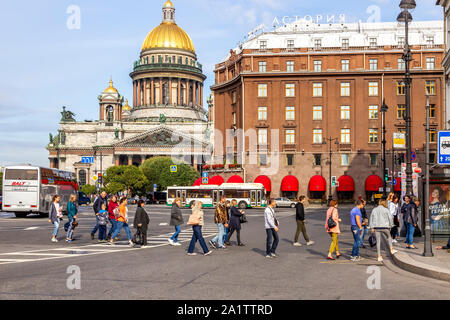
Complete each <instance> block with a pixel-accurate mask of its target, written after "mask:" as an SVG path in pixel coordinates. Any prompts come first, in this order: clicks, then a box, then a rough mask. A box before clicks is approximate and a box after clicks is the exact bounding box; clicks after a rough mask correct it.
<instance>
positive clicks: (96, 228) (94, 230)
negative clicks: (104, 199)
mask: <svg viewBox="0 0 450 320" xmlns="http://www.w3.org/2000/svg"><path fill="white" fill-rule="evenodd" d="M96 218H97V216H96ZM96 220H97V219H96ZM97 230H98V221H97V222H96V223H95V227H94V228H93V229H92V231H91V234H95V233H96V232H97Z"/></svg>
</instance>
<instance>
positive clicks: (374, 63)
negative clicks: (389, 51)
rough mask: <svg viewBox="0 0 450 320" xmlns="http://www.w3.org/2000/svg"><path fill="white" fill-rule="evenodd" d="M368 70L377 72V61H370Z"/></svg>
mask: <svg viewBox="0 0 450 320" xmlns="http://www.w3.org/2000/svg"><path fill="white" fill-rule="evenodd" d="M369 68H370V70H378V59H370V60H369Z"/></svg>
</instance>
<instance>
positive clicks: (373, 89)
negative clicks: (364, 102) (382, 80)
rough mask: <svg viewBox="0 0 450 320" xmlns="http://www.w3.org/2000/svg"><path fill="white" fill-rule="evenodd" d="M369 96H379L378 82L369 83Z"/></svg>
mask: <svg viewBox="0 0 450 320" xmlns="http://www.w3.org/2000/svg"><path fill="white" fill-rule="evenodd" d="M369 96H372V97H373V96H378V82H369Z"/></svg>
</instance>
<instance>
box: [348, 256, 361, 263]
mask: <svg viewBox="0 0 450 320" xmlns="http://www.w3.org/2000/svg"><path fill="white" fill-rule="evenodd" d="M350 260H351V261H353V262H358V261H361V258H360V257H359V256H356V257H352V258H351V259H350Z"/></svg>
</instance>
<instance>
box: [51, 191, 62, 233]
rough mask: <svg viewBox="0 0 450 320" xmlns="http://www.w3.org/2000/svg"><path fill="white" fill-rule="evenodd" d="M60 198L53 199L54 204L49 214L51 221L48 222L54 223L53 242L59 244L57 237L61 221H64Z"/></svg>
mask: <svg viewBox="0 0 450 320" xmlns="http://www.w3.org/2000/svg"><path fill="white" fill-rule="evenodd" d="M59 200H60V196H59V195H57V194H56V195H54V196H53V199H52V204H51V207H50V214H49V220H48V222H50V223H52V224H53V226H54V228H53V236H52V240H51V241H52V242H58V239H57V236H58V231H59V224H60V220H62V208H61V207H60V204H59Z"/></svg>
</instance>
